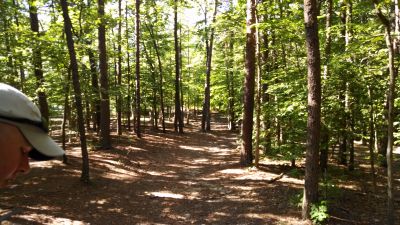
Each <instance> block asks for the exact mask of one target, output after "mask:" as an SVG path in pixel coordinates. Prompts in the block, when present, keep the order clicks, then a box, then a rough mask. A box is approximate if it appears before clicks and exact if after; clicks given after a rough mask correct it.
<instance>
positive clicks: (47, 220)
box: [21, 213, 88, 225]
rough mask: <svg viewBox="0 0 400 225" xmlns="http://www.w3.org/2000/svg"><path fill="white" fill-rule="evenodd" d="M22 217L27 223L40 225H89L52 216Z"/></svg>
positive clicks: (34, 215) (33, 215) (32, 215)
mask: <svg viewBox="0 0 400 225" xmlns="http://www.w3.org/2000/svg"><path fill="white" fill-rule="evenodd" d="M21 217H22V218H23V219H25V220H27V221H32V223H33V221H34V222H35V223H39V224H68V225H83V224H88V223H86V222H83V221H79V220H71V219H68V218H60V217H58V218H55V217H51V216H50V215H40V214H34V213H33V214H30V215H21Z"/></svg>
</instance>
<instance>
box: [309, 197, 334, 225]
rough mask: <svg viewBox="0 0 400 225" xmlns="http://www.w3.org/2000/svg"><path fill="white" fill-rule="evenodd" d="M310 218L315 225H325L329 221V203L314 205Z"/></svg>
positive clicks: (322, 202)
mask: <svg viewBox="0 0 400 225" xmlns="http://www.w3.org/2000/svg"><path fill="white" fill-rule="evenodd" d="M310 217H311V220H312V221H313V223H314V224H323V223H324V222H325V221H326V220H327V219H329V214H328V203H327V201H321V202H319V203H317V204H312V205H311V211H310Z"/></svg>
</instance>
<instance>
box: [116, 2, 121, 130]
mask: <svg viewBox="0 0 400 225" xmlns="http://www.w3.org/2000/svg"><path fill="white" fill-rule="evenodd" d="M117 39H118V40H117V42H118V43H117V44H118V46H117V48H118V52H117V54H118V62H117V88H118V96H117V102H116V103H117V133H118V135H121V134H122V94H121V88H122V43H121V42H122V41H121V40H122V0H118V36H117Z"/></svg>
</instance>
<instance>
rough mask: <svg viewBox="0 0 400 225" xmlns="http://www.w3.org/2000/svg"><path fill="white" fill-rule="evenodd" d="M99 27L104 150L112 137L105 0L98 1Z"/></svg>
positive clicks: (101, 129)
mask: <svg viewBox="0 0 400 225" xmlns="http://www.w3.org/2000/svg"><path fill="white" fill-rule="evenodd" d="M97 3H98V7H99V8H98V15H99V17H100V23H99V27H98V35H99V37H98V39H99V61H100V101H101V104H100V146H101V148H103V149H110V148H111V136H110V96H109V85H108V72H107V70H108V68H107V48H106V28H105V16H104V0H98V1H97Z"/></svg>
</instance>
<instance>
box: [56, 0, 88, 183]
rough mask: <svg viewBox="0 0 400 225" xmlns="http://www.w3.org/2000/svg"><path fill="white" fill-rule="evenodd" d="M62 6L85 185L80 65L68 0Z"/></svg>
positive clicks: (84, 139)
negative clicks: (77, 59) (77, 58)
mask: <svg viewBox="0 0 400 225" xmlns="http://www.w3.org/2000/svg"><path fill="white" fill-rule="evenodd" d="M60 5H61V8H62V13H63V17H64V30H65V34H66V37H67V45H68V52H69V58H70V61H71V69H72V83H73V87H74V93H75V107H76V111H77V114H78V131H79V138H80V143H81V151H82V175H81V180H82V181H83V182H85V183H88V182H89V180H90V179H89V154H88V151H87V147H86V135H85V124H84V118H83V109H82V97H81V93H82V92H81V86H80V83H79V72H78V63H77V61H76V53H75V46H74V40H73V37H72V24H71V19H70V18H69V14H68V3H67V1H66V0H60Z"/></svg>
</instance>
